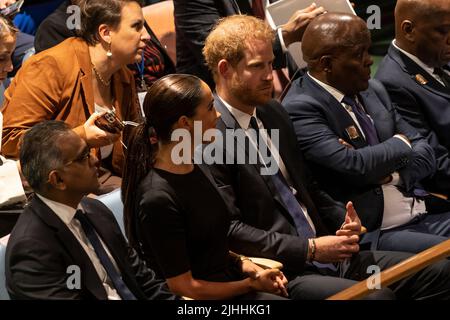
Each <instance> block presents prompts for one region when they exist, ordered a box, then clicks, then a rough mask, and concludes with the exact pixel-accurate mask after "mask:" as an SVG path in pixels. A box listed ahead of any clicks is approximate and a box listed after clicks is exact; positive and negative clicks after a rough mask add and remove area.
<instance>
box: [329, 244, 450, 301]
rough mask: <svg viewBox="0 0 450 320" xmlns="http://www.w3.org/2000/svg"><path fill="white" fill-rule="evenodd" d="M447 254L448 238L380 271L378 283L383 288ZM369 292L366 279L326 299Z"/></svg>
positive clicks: (357, 295)
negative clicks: (379, 281)
mask: <svg viewBox="0 0 450 320" xmlns="http://www.w3.org/2000/svg"><path fill="white" fill-rule="evenodd" d="M448 256H450V239H449V240H447V241H444V242H442V243H440V244H438V245H435V246H434V247H431V248H429V249H427V250H425V251H422V252H420V253H418V254H416V255H414V256H412V257H410V258H408V259H406V260H405V261H402V262H400V263H398V264H396V265H394V266H392V267H390V268H389V269H386V270H384V271H382V272H381V273H380V275H379V278H380V279H381V283H380V285H381V287H382V288H385V287H387V286H389V285H390V284H392V283H395V282H396V281H399V280H401V279H403V278H406V277H408V276H410V275H411V274H413V273H416V272H417V271H420V270H422V269H423V268H425V267H427V266H429V265H430V264H433V263H435V262H436V261H439V260H442V259H445V258H447V257H448ZM369 293H371V290H370V289H369V288H368V287H367V282H366V280H363V281H360V282H358V283H357V284H355V285H353V286H351V287H350V288H347V289H345V290H343V291H341V292H339V293H337V294H335V295H333V296H331V297H329V298H328V299H327V300H354V299H360V298H362V297H364V296H366V295H368V294H369Z"/></svg>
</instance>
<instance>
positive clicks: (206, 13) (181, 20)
mask: <svg viewBox="0 0 450 320" xmlns="http://www.w3.org/2000/svg"><path fill="white" fill-rule="evenodd" d="M243 1H246V0H243ZM271 2H274V1H271ZM239 11H240V10H239V6H238V3H237V1H236V0H194V1H193V0H189V1H188V0H174V16H175V28H176V36H177V72H179V73H188V74H193V75H195V76H197V77H199V78H201V79H202V80H203V81H205V82H206V83H207V84H208V85H209V86H210V87H211V88H214V86H215V85H214V80H213V78H212V75H211V73H210V71H209V70H208V67H207V66H206V65H205V59H204V57H203V54H202V49H203V46H204V45H205V39H206V37H207V36H208V34H209V32H210V31H211V29H212V28H213V26H214V25H215V24H216V22H217V21H218V20H219V19H220V18H223V17H227V16H232V15H236V14H239ZM241 11H242V10H241ZM242 13H244V12H242ZM273 50H274V54H275V61H274V68H275V69H278V68H283V67H285V66H286V55H285V54H284V53H283V49H282V48H281V44H280V40H279V38H278V35H277V36H276V40H275V43H274V48H273Z"/></svg>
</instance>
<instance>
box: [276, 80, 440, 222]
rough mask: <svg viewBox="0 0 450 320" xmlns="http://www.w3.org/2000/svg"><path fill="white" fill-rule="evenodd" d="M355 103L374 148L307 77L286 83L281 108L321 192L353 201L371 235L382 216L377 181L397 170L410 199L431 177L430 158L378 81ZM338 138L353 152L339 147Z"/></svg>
mask: <svg viewBox="0 0 450 320" xmlns="http://www.w3.org/2000/svg"><path fill="white" fill-rule="evenodd" d="M360 100H361V102H362V104H363V105H364V106H365V108H366V112H367V113H368V114H369V115H370V116H371V117H372V119H373V121H374V123H375V127H376V130H377V133H378V138H379V140H380V143H379V144H378V145H374V146H369V145H368V144H367V143H366V141H365V140H364V138H363V135H362V133H361V132H360V131H359V129H358V126H357V125H356V123H355V122H354V121H353V119H352V118H351V117H350V115H349V114H348V112H347V111H346V110H345V109H344V108H343V107H342V105H341V104H340V102H338V101H337V100H336V99H335V98H334V97H333V96H332V95H331V94H329V93H328V92H327V91H326V90H325V89H323V88H322V87H321V86H320V85H319V84H317V83H316V82H315V81H314V80H313V79H311V77H310V76H309V75H305V76H304V77H302V78H300V79H297V80H296V81H295V82H294V83H293V84H292V87H291V88H290V90H289V92H288V94H287V95H286V98H285V99H284V100H283V105H284V107H285V108H286V110H287V111H288V113H289V116H290V118H291V120H292V122H293V123H294V128H295V132H296V135H297V141H298V145H299V146H300V148H301V149H302V151H303V152H304V154H305V157H306V159H307V160H308V161H309V163H310V164H311V168H312V170H313V172H314V177H315V178H316V179H318V181H319V184H320V186H321V188H323V189H324V190H325V191H327V192H328V193H329V194H330V195H331V196H332V197H333V198H334V199H336V200H339V201H342V202H347V201H353V203H354V205H355V208H356V210H357V212H358V215H359V217H360V218H361V221H362V224H363V225H364V226H365V227H366V228H368V230H374V229H376V228H378V227H379V226H380V224H381V221H382V217H383V211H384V198H383V191H382V189H381V185H380V181H381V180H382V179H383V178H385V177H387V176H388V175H390V174H391V173H393V172H394V171H398V172H399V174H400V177H401V179H400V180H401V187H402V191H403V192H404V193H405V195H410V194H411V193H412V191H413V189H414V188H415V187H417V186H418V182H420V181H421V180H422V179H423V178H426V177H428V176H430V175H432V174H433V173H434V170H435V158H434V153H433V150H432V148H431V147H430V145H428V143H427V142H426V140H425V139H424V138H423V137H422V136H421V135H420V134H419V133H418V132H417V131H416V130H415V129H414V128H413V127H411V126H410V125H409V124H408V123H407V122H406V121H404V120H403V119H402V118H401V117H400V116H399V115H398V113H397V112H396V111H395V109H394V108H393V106H392V104H391V101H390V99H389V96H388V94H387V92H386V90H385V89H384V87H383V86H382V85H381V84H380V83H379V82H378V81H376V80H371V81H370V82H369V88H368V89H367V90H366V91H364V92H361V93H360ZM352 129H353V130H352ZM352 131H356V132H357V135H355V134H353V133H352ZM398 133H401V134H404V135H405V136H407V137H408V139H409V140H410V141H411V144H412V149H411V148H410V147H409V146H407V145H406V143H404V142H403V141H401V140H400V139H398V138H394V137H393V136H394V135H395V134H398ZM339 138H341V139H343V140H345V141H347V142H348V143H350V144H351V145H352V146H353V148H347V147H345V146H343V145H342V144H341V143H339V141H338V139H339Z"/></svg>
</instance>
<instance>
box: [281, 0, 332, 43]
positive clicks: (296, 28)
mask: <svg viewBox="0 0 450 320" xmlns="http://www.w3.org/2000/svg"><path fill="white" fill-rule="evenodd" d="M324 12H325V9H324V8H323V7H319V8H317V6H316V4H314V3H313V4H311V5H310V6H309V7H307V8H305V9H302V10H297V11H296V12H295V13H294V14H293V15H292V16H291V18H290V19H289V21H288V22H287V23H286V24H283V25H281V26H280V27H281V31H282V35H283V40H284V43H285V45H286V47H288V46H289V45H290V44H291V43H294V42H298V41H302V38H303V33H304V32H305V29H306V27H307V26H308V24H309V23H310V22H311V20H312V19H314V18H315V17H317V16H318V15H320V14H322V13H324Z"/></svg>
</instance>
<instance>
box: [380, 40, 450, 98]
mask: <svg viewBox="0 0 450 320" xmlns="http://www.w3.org/2000/svg"><path fill="white" fill-rule="evenodd" d="M388 55H389V56H390V57H391V58H392V59H393V60H394V61H396V62H397V63H398V64H399V65H400V67H401V68H402V69H403V70H404V71H405V72H406V73H408V74H409V75H410V77H411V79H413V80H414V82H415V83H417V85H418V86H421V87H423V88H425V89H427V90H428V91H430V92H432V93H433V94H437V95H440V96H443V97H444V98H446V99H450V89H449V88H446V87H444V86H443V85H442V84H441V83H439V82H438V81H437V80H436V79H435V78H434V77H432V76H431V75H430V74H429V73H428V72H427V71H426V70H424V69H422V68H421V67H419V66H418V65H417V64H416V63H415V62H414V61H412V60H411V59H410V58H408V57H407V56H406V55H404V54H403V53H402V52H400V51H399V50H398V49H397V48H395V47H394V45H392V44H391V46H390V47H389V51H388ZM421 79H424V80H425V81H421Z"/></svg>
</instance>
